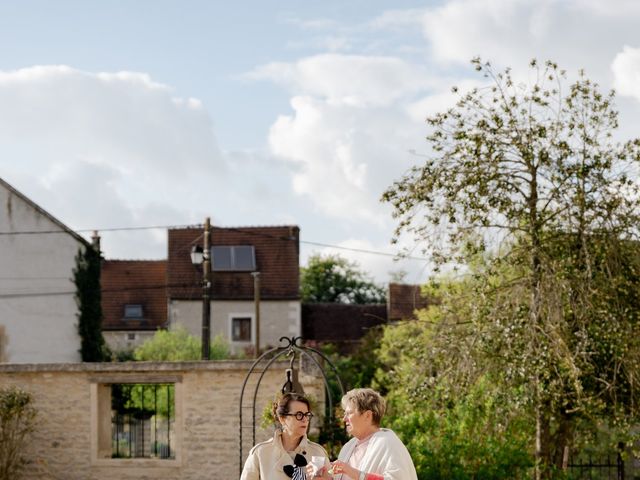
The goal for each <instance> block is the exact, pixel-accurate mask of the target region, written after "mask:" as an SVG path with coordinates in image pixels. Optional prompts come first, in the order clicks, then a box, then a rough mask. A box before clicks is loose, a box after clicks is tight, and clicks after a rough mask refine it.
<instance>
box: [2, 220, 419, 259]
mask: <svg viewBox="0 0 640 480" xmlns="http://www.w3.org/2000/svg"><path fill="white" fill-rule="evenodd" d="M199 228H202V225H201V224H190V225H150V226H138V227H112V228H102V229H83V230H75V231H74V232H76V233H91V232H119V231H135V230H157V229H162V230H165V229H166V230H169V229H199ZM213 228H214V229H215V228H221V229H225V230H233V231H236V232H240V233H244V234H247V235H255V236H261V237H267V238H273V239H276V240H287V241H288V240H291V238H290V237H282V236H276V235H271V234H269V233H266V232H252V231H250V230H246V229H243V228H237V227H213ZM60 233H69V232H67V231H65V230H23V231H12V232H7V231H4V232H0V236H9V235H49V234H60ZM299 242H300V243H301V244H304V245H314V246H318V247H325V248H333V249H337V250H346V251H350V252H357V253H366V254H369V255H379V256H384V257H391V258H400V259H405V260H417V261H424V262H427V261H429V259H428V258H425V257H416V256H411V255H399V254H396V253H389V252H381V251H377V250H368V249H364V248H353V247H344V246H341V245H333V244H329V243H322V242H314V241H310V240H299Z"/></svg>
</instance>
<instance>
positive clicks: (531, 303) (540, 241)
mask: <svg viewBox="0 0 640 480" xmlns="http://www.w3.org/2000/svg"><path fill="white" fill-rule="evenodd" d="M473 64H474V66H475V68H476V70H478V71H479V72H481V73H483V74H484V76H485V77H486V78H487V79H488V81H489V85H488V86H486V87H484V88H478V89H474V90H472V91H471V92H469V93H466V94H464V95H461V96H460V99H459V101H458V103H457V104H456V106H455V107H453V108H451V109H449V110H448V111H446V112H444V113H440V114H437V115H435V116H433V117H431V118H429V119H428V124H429V125H430V127H431V129H432V131H431V133H430V134H429V136H428V137H427V140H428V142H429V143H430V146H431V148H432V154H431V155H430V156H429V157H428V158H427V159H426V161H425V163H424V164H423V165H420V166H416V167H414V168H413V169H412V170H411V171H410V172H409V173H408V174H407V175H405V176H404V177H403V178H402V179H401V180H399V181H396V182H395V183H394V184H393V185H392V186H391V187H390V188H388V189H387V191H386V192H385V193H384V195H383V200H385V201H387V202H390V203H391V204H392V205H393V207H394V215H395V217H396V218H398V219H399V224H398V228H397V230H396V235H399V234H400V233H402V232H410V233H413V234H415V235H417V236H418V237H419V238H421V239H422V240H424V241H425V243H426V244H427V247H426V248H425V251H428V252H429V253H431V254H432V255H433V258H434V260H435V261H436V262H438V263H440V264H444V263H453V264H457V265H459V266H465V269H466V271H467V272H468V273H470V274H471V275H472V276H473V278H474V283H473V285H472V286H471V290H470V291H467V292H465V293H463V294H459V295H457V296H452V299H455V301H452V302H451V303H449V304H445V305H444V308H445V312H444V314H443V317H442V322H443V324H444V325H447V326H449V327H448V328H449V329H450V328H451V327H450V326H451V325H454V326H455V325H459V324H465V323H468V324H470V325H471V326H472V327H473V330H472V332H473V338H475V340H474V342H473V343H472V344H470V348H471V350H470V351H471V352H472V354H471V356H469V355H465V356H464V357H463V358H467V359H469V360H470V361H471V360H474V361H481V362H482V365H483V366H484V368H487V369H491V371H493V372H498V371H502V372H505V377H504V380H505V381H506V382H508V384H509V385H510V386H511V387H512V388H513V389H515V390H516V391H519V392H522V394H521V395H522V398H523V399H525V400H526V401H527V402H528V403H529V405H530V406H531V408H532V409H533V412H534V415H535V425H536V434H535V445H536V450H535V453H536V458H537V466H538V468H537V469H536V476H537V477H540V476H541V475H547V476H548V475H550V472H551V467H552V466H553V465H555V466H561V460H562V458H563V452H565V449H566V448H569V447H570V446H571V445H572V444H573V435H574V433H575V426H576V424H577V422H578V419H586V418H608V419H610V420H611V421H612V422H614V423H617V424H619V422H620V421H629V419H630V418H632V417H635V416H636V415H637V412H636V410H635V405H636V404H637V396H638V389H637V387H636V386H635V385H638V383H637V382H638V380H640V379H639V378H637V377H638V368H637V366H638V364H637V358H638V354H639V353H640V351H639V349H638V345H636V343H637V342H635V340H634V338H636V337H637V334H638V328H639V323H638V318H637V314H636V313H635V312H636V311H637V307H638V305H637V300H638V299H637V298H636V294H635V292H636V291H637V288H638V287H639V286H640V285H638V276H637V272H638V271H639V270H638V266H639V265H640V264H638V263H637V262H638V260H637V258H638V248H637V247H636V244H635V243H633V242H631V240H632V239H633V238H634V234H635V226H636V225H637V219H638V217H637V213H638V198H639V197H638V189H637V185H636V183H635V181H634V180H633V179H632V178H631V176H630V175H629V172H637V165H638V160H639V158H640V155H639V147H640V141H639V140H637V139H636V140H633V141H630V142H626V143H623V144H620V143H616V142H614V141H613V132H614V131H615V129H616V128H617V127H618V121H617V111H616V110H615V109H614V106H613V97H614V94H613V93H610V94H608V95H603V94H601V93H600V92H599V90H598V87H597V85H596V84H593V83H592V82H591V81H590V80H589V79H587V78H586V77H585V76H584V74H583V73H582V72H581V73H580V75H579V77H578V80H577V81H575V82H574V83H573V84H571V85H570V86H569V87H568V88H567V89H566V90H565V88H564V82H565V78H566V76H565V73H564V72H563V71H560V70H559V69H558V67H557V65H556V64H554V63H552V62H547V63H545V64H544V65H543V66H540V65H538V63H537V62H536V61H532V62H531V65H530V66H531V75H530V78H531V79H532V80H530V82H529V83H528V84H525V83H519V82H516V80H514V78H513V76H512V73H511V71H510V70H509V69H507V70H505V71H504V72H500V73H496V72H495V70H494V69H493V68H492V67H491V65H490V64H488V63H482V62H481V61H480V60H479V59H475V60H474V61H473ZM454 91H456V89H454ZM396 238H397V236H396ZM470 255H475V257H474V258H482V259H483V260H484V262H481V263H480V265H469V264H468V260H469V256H470ZM465 299H466V300H467V302H464V301H463V300H465ZM456 309H458V311H456ZM634 309H635V310H634ZM443 330H444V329H443ZM476 355H477V358H474V356H476ZM469 365H472V363H462V362H461V361H460V359H455V361H452V362H451V363H449V364H448V365H447V364H446V363H445V364H443V365H442V367H445V368H444V371H447V372H449V371H450V370H451V369H453V370H456V371H459V370H460V369H463V368H466V367H469ZM446 367H448V368H446ZM472 380H473V381H475V379H474V378H471V379H470V381H471V383H470V384H473V381H472ZM494 380H495V379H494Z"/></svg>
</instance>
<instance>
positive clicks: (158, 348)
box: [133, 325, 229, 362]
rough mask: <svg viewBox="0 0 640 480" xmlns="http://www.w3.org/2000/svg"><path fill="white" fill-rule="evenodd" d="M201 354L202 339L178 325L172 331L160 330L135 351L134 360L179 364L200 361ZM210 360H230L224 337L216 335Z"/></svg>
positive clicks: (211, 348) (210, 352)
mask: <svg viewBox="0 0 640 480" xmlns="http://www.w3.org/2000/svg"><path fill="white" fill-rule="evenodd" d="M201 354H202V348H201V342H200V339H199V338H198V337H195V336H193V335H190V334H189V332H188V331H187V329H186V328H185V327H183V326H181V325H178V326H176V327H175V328H174V329H172V330H158V331H157V332H156V333H155V334H154V336H153V337H152V338H150V339H149V340H147V341H146V342H144V343H143V344H142V345H140V346H139V347H138V348H136V349H135V351H134V352H133V358H134V359H135V360H141V361H142V360H147V361H166V362H179V361H189V360H200V357H201ZM209 358H210V359H211V360H222V359H225V358H229V344H228V342H227V341H226V340H225V339H224V338H223V337H222V335H216V336H215V337H214V339H213V341H212V342H211V345H210V351H209Z"/></svg>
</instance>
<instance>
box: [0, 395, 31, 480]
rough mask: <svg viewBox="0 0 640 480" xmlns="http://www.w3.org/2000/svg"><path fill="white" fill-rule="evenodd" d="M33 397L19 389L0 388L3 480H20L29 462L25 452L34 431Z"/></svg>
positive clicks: (0, 461)
mask: <svg viewBox="0 0 640 480" xmlns="http://www.w3.org/2000/svg"><path fill="white" fill-rule="evenodd" d="M32 403H33V399H32V397H31V394H29V393H27V392H25V391H24V390H21V389H20V388H17V387H8V388H2V389H0V480H17V479H18V478H20V476H21V471H22V469H23V467H24V465H25V463H26V459H25V457H24V450H25V447H26V446H27V443H28V439H29V435H30V434H31V432H33V430H34V429H35V423H36V416H37V412H36V409H35V408H34V407H33V404H32Z"/></svg>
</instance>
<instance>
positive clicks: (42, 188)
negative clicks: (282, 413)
mask: <svg viewBox="0 0 640 480" xmlns="http://www.w3.org/2000/svg"><path fill="white" fill-rule="evenodd" d="M0 105H1V108H0V158H1V159H2V160H0V176H1V177H2V178H4V179H5V180H6V181H8V182H9V183H11V184H12V185H13V186H14V187H16V188H17V189H18V190H20V191H22V193H24V194H25V195H27V196H28V197H30V198H31V199H32V200H34V201H35V202H36V203H38V204H40V205H42V207H43V208H45V210H47V211H49V212H50V213H51V214H53V215H54V216H55V217H57V218H58V219H60V220H61V221H63V222H64V223H66V224H67V225H69V226H70V227H71V228H75V229H87V228H110V227H130V226H149V225H175V224H179V225H183V224H189V223H201V222H202V221H203V219H204V217H205V216H212V217H213V220H214V222H216V223H218V222H219V223H223V224H232V225H242V224H246V223H254V224H261V225H264V224H270V223H273V222H274V219H278V218H283V214H282V213H281V212H280V211H278V210H276V208H283V207H282V204H284V203H286V201H285V200H284V199H276V198H275V197H279V196H282V195H284V196H285V197H287V196H288V195H289V192H290V188H289V187H288V183H287V179H288V177H286V173H287V172H286V170H285V169H284V168H283V165H282V164H278V163H277V162H275V161H274V160H273V159H272V158H271V157H269V156H265V155H260V154H254V153H247V154H242V155H234V154H224V153H222V152H221V151H220V150H219V148H218V146H217V143H216V139H215V136H214V131H213V127H212V120H211V118H210V116H209V114H208V112H207V111H206V110H205V108H204V106H203V105H202V103H201V102H200V101H199V100H197V99H194V98H189V97H185V98H180V97H178V96H176V95H175V94H174V92H173V91H172V89H171V88H170V87H168V86H166V85H163V84H161V83H158V82H156V81H153V80H152V79H151V78H150V77H149V76H148V75H146V74H143V73H135V72H117V73H89V72H83V71H80V70H77V69H74V68H71V67H67V66H37V67H32V68H25V69H21V70H16V71H10V72H8V71H4V72H0ZM247 167H249V168H250V170H248V169H247ZM248 171H250V172H252V173H251V174H248ZM270 174H273V175H275V176H277V175H278V174H279V175H281V176H282V177H284V179H280V178H273V177H271V178H270V177H269V175H270ZM258 199H259V200H258ZM259 219H261V220H260V221H258V220H259ZM103 247H104V249H105V254H106V255H107V257H120V258H162V257H164V256H166V231H165V232H162V231H161V230H158V231H155V230H141V231H126V232H104V233H103Z"/></svg>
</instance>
